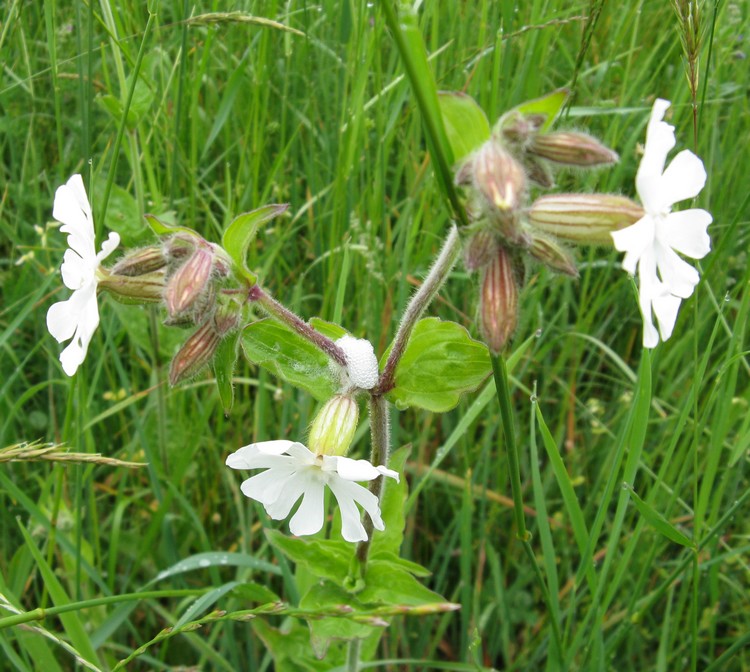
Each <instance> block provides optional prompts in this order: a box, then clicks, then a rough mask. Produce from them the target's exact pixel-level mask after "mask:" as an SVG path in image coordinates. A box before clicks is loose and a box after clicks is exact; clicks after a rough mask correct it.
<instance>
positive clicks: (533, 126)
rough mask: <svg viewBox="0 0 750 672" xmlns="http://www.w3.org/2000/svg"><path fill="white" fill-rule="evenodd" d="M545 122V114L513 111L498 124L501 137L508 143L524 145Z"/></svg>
mask: <svg viewBox="0 0 750 672" xmlns="http://www.w3.org/2000/svg"><path fill="white" fill-rule="evenodd" d="M546 120H547V115H546V114H522V113H521V112H519V111H518V110H514V111H512V112H510V113H508V114H507V115H506V116H504V117H503V118H502V119H500V121H499V122H498V125H497V126H496V130H497V128H499V129H500V132H501V133H502V136H503V138H504V139H505V140H507V141H508V142H511V143H514V144H519V145H522V146H523V145H525V144H526V143H527V142H528V141H529V140H530V139H531V138H533V137H534V136H535V135H536V134H537V132H538V131H539V129H540V128H541V127H542V126H543V125H544V122H545V121H546Z"/></svg>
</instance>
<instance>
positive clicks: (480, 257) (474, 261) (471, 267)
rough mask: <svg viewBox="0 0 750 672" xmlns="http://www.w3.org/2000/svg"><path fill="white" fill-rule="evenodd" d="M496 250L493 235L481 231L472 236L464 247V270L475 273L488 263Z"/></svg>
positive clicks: (486, 231)
mask: <svg viewBox="0 0 750 672" xmlns="http://www.w3.org/2000/svg"><path fill="white" fill-rule="evenodd" d="M496 250H497V242H496V241H495V234H494V233H492V231H488V230H487V229H481V230H480V231H477V232H476V233H475V234H473V235H472V236H471V237H470V238H469V240H468V241H467V242H466V245H465V247H464V265H465V266H466V270H467V271H469V272H471V271H477V270H479V269H480V268H484V267H485V266H486V265H487V264H489V263H490V260H491V259H492V257H493V256H494V255H495V251H496Z"/></svg>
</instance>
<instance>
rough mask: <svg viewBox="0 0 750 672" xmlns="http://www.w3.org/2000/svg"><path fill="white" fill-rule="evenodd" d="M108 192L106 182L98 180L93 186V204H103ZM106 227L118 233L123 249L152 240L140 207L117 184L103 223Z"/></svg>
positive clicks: (114, 185)
mask: <svg viewBox="0 0 750 672" xmlns="http://www.w3.org/2000/svg"><path fill="white" fill-rule="evenodd" d="M105 191H106V182H105V180H103V179H102V180H96V181H95V182H94V186H93V192H94V193H93V198H92V202H95V203H97V202H98V203H101V202H102V199H103V198H104V192H105ZM103 224H104V227H105V228H106V229H108V230H111V231H117V233H119V234H120V238H121V240H122V243H121V244H122V247H123V248H124V247H137V246H139V245H142V244H143V243H144V242H146V241H147V240H148V239H149V238H150V235H151V234H150V233H149V231H148V229H147V228H146V227H145V226H143V220H142V219H141V215H140V213H139V212H138V205H137V203H136V202H135V198H133V196H131V194H130V192H128V191H126V190H125V189H123V188H122V187H119V186H117V185H116V184H113V185H112V190H111V192H110V195H109V205H108V207H107V213H106V215H105V220H104V222H103ZM105 237H106V236H105Z"/></svg>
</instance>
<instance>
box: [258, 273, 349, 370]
mask: <svg viewBox="0 0 750 672" xmlns="http://www.w3.org/2000/svg"><path fill="white" fill-rule="evenodd" d="M248 300H249V301H256V302H257V303H258V304H259V305H260V307H261V308H263V310H265V311H266V312H267V313H268V314H269V315H271V316H272V317H275V318H276V319H277V320H278V321H279V322H283V323H284V324H286V325H287V326H288V327H289V328H290V329H293V330H294V331H296V332H297V333H298V334H299V335H300V336H302V337H303V338H306V339H307V340H308V341H310V343H312V344H313V345H315V346H316V347H318V348H320V349H321V350H322V351H323V352H325V353H326V354H327V355H328V356H329V357H330V358H331V359H333V360H334V361H335V362H337V363H338V364H340V365H341V366H346V355H345V354H344V351H343V350H342V349H341V348H340V347H339V346H338V345H336V344H335V343H334V342H333V341H332V340H331V339H330V338H328V337H327V336H324V335H323V334H321V333H320V332H318V331H315V329H313V328H312V327H311V326H310V325H309V324H308V323H307V322H305V321H304V320H303V319H302V318H300V317H298V316H297V315H295V314H294V313H293V312H292V311H291V310H289V309H288V308H287V307H286V306H283V305H282V304H280V303H279V302H278V301H277V300H276V299H274V298H273V297H272V296H271V295H270V294H268V292H265V291H264V290H262V289H261V288H260V287H259V286H258V285H254V286H253V287H252V288H251V289H250V292H249V294H248Z"/></svg>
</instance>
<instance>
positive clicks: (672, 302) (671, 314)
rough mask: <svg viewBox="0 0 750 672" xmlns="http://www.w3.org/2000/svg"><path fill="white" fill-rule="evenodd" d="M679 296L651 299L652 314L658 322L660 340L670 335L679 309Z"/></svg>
mask: <svg viewBox="0 0 750 672" xmlns="http://www.w3.org/2000/svg"><path fill="white" fill-rule="evenodd" d="M680 302H681V300H680V298H679V297H677V296H671V295H670V296H660V297H657V298H655V299H654V300H653V304H652V305H653V309H654V314H655V315H656V320H657V322H658V323H659V333H660V334H661V340H662V341H666V340H667V339H668V338H669V337H670V336H671V335H672V329H674V324H675V322H676V321H677V311H678V310H679V309H680Z"/></svg>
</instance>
